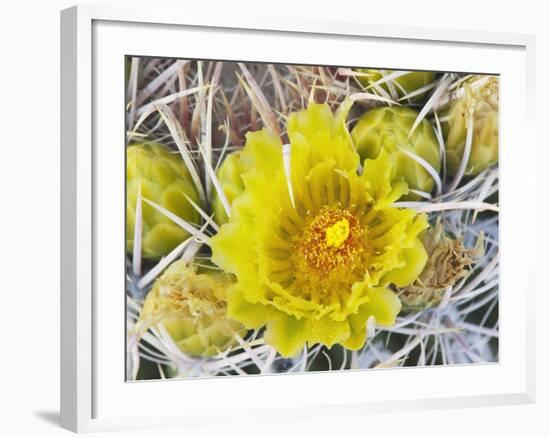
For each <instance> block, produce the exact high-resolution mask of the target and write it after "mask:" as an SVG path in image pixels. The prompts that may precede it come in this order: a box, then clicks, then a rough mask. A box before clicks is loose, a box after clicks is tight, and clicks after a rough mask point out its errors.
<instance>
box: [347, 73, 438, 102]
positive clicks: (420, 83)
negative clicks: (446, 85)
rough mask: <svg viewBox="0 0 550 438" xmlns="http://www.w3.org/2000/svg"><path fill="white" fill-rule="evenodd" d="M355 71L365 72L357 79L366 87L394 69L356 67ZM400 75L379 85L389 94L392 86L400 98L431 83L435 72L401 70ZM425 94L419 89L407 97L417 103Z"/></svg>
mask: <svg viewBox="0 0 550 438" xmlns="http://www.w3.org/2000/svg"><path fill="white" fill-rule="evenodd" d="M357 71H359V72H361V73H366V76H358V79H359V81H360V82H361V84H362V85H363V86H365V87H368V86H370V85H372V84H374V83H376V82H377V81H379V80H380V79H382V78H383V77H384V76H388V75H390V74H393V73H395V70H373V69H368V68H358V69H357ZM402 73H404V74H402V75H401V76H397V77H395V79H392V80H390V81H388V82H382V83H381V84H380V87H381V88H383V89H384V91H386V92H387V93H389V94H390V95H391V91H392V90H391V89H390V87H393V89H394V90H395V94H396V95H397V96H398V97H399V98H401V97H404V96H407V95H409V94H412V93H414V92H416V91H419V90H421V89H422V88H423V87H425V86H426V85H429V84H431V83H432V82H433V81H434V80H435V73H434V72H431V71H409V72H402ZM425 96H426V92H423V91H419V92H418V94H415V95H414V96H411V97H410V99H408V100H409V101H410V102H411V103H419V102H421V101H422V100H423V99H424V98H425Z"/></svg>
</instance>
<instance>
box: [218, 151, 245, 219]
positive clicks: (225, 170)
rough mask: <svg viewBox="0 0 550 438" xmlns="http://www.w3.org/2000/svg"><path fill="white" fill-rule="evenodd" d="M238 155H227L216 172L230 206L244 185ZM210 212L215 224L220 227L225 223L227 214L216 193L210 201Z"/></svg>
mask: <svg viewBox="0 0 550 438" xmlns="http://www.w3.org/2000/svg"><path fill="white" fill-rule="evenodd" d="M239 155H240V153H239V152H238V151H237V152H233V153H231V154H229V155H227V156H226V157H225V159H224V160H223V162H222V164H221V165H220V167H219V169H218V171H217V172H216V176H217V177H218V180H219V181H220V184H221V186H222V189H223V193H224V195H225V197H226V199H227V202H228V203H229V205H231V204H232V203H233V200H234V199H235V198H236V197H237V196H239V195H240V194H241V193H242V192H243V190H244V183H243V180H242V178H241V173H242V172H243V168H242V165H241V163H240V159H239ZM212 210H213V211H214V220H215V221H216V223H218V224H219V225H222V224H225V223H226V222H227V219H228V218H227V212H226V211H225V208H224V206H223V203H222V201H221V199H220V197H219V196H218V194H217V193H215V194H214V196H213V199H212Z"/></svg>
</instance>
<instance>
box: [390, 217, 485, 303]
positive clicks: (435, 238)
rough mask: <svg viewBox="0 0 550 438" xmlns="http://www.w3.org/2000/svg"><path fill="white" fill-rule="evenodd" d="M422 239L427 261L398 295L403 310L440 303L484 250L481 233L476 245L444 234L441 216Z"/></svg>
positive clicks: (465, 274) (466, 273)
mask: <svg viewBox="0 0 550 438" xmlns="http://www.w3.org/2000/svg"><path fill="white" fill-rule="evenodd" d="M422 241H423V243H424V247H425V248H426V251H427V252H428V255H429V257H428V261H427V263H426V266H425V267H424V270H423V271H422V273H421V274H420V276H419V277H418V278H417V280H416V281H415V282H414V283H413V284H411V285H410V286H408V287H407V288H405V289H404V290H403V291H402V293H401V294H400V295H399V298H400V299H401V303H402V304H403V309H404V310H409V311H414V310H421V309H425V308H426V307H431V306H435V305H437V304H439V303H440V302H441V299H442V298H443V294H444V292H445V290H446V289H447V288H448V287H449V286H453V285H454V284H456V283H457V281H458V280H460V279H461V278H464V277H465V276H467V275H468V274H469V272H470V270H469V267H470V265H471V264H472V263H473V262H474V261H475V259H477V258H479V257H481V255H482V254H483V251H484V248H483V236H482V235H480V236H479V238H478V240H477V242H476V245H475V246H474V247H473V248H465V247H464V244H463V240H462V239H451V238H449V237H447V236H446V235H445V233H444V232H443V226H442V225H441V221H440V219H438V220H437V222H436V224H435V225H434V226H433V227H432V228H430V229H429V230H428V231H426V233H425V234H424V236H423V238H422Z"/></svg>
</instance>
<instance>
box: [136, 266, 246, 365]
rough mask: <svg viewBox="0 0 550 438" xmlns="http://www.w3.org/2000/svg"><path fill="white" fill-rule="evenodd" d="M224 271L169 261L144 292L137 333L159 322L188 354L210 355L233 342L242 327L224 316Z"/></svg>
mask: <svg viewBox="0 0 550 438" xmlns="http://www.w3.org/2000/svg"><path fill="white" fill-rule="evenodd" d="M231 284H232V280H231V278H230V276H229V275H227V274H222V273H220V274H210V273H208V274H206V273H205V274H197V273H196V272H195V270H194V269H193V268H191V267H188V266H186V264H185V262H183V261H181V260H178V261H176V262H174V263H172V264H171V265H170V266H169V267H168V268H167V269H166V271H165V272H164V273H163V274H162V276H160V277H159V278H158V279H157V280H156V281H155V283H154V284H153V288H152V289H151V291H150V292H149V294H148V295H147V297H146V299H145V303H144V304H143V308H142V311H141V315H140V318H139V321H138V323H137V325H136V330H137V332H138V333H141V334H142V333H144V332H145V331H146V330H147V329H149V328H150V327H157V326H159V325H162V327H163V328H164V329H165V330H166V332H167V333H168V335H169V336H170V337H171V338H172V340H173V341H174V343H175V344H176V345H177V346H178V348H179V349H180V350H181V351H182V352H183V353H185V354H187V355H190V356H200V357H211V356H214V355H216V354H218V353H219V352H220V351H225V350H227V349H228V348H230V347H232V346H234V345H237V340H236V338H235V335H236V334H237V335H239V336H241V337H243V336H245V334H246V329H245V328H244V327H243V326H242V325H241V324H240V323H239V322H237V321H235V320H233V319H229V318H228V317H227V316H226V311H227V304H226V301H225V294H226V290H227V288H228V287H229V286H230V285H231Z"/></svg>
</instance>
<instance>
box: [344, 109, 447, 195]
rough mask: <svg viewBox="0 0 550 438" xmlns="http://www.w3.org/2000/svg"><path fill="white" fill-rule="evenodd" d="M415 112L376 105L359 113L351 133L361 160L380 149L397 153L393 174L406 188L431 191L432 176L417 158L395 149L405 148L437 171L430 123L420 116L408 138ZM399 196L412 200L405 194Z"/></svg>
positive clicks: (437, 155)
mask: <svg viewBox="0 0 550 438" xmlns="http://www.w3.org/2000/svg"><path fill="white" fill-rule="evenodd" d="M417 116H418V113H417V112H416V111H415V110H413V109H411V108H406V107H380V108H375V109H371V110H370V111H367V112H366V113H365V114H363V115H362V116H361V117H360V118H359V120H358V122H357V124H356V125H355V127H354V128H353V130H352V131H351V136H352V139H353V143H354V144H355V147H356V148H357V152H358V153H359V155H360V157H361V160H362V161H364V160H365V159H367V158H368V159H371V160H372V159H375V158H376V157H378V155H379V154H380V151H381V150H382V149H384V150H386V151H387V152H388V153H391V154H396V155H397V175H398V176H402V177H403V178H404V179H405V180H406V181H407V183H408V185H409V189H414V190H420V191H422V192H431V191H432V188H433V186H434V180H433V177H432V176H431V175H430V173H429V172H428V171H427V170H426V169H425V168H424V167H423V166H422V165H421V164H420V163H419V162H417V161H415V160H414V159H413V158H411V157H410V156H409V155H407V154H406V153H405V152H403V151H401V150H399V148H402V149H405V150H407V151H409V152H412V153H413V154H415V155H417V156H418V157H420V158H422V159H423V160H424V161H426V162H428V163H429V164H430V165H431V166H432V167H433V168H434V170H435V171H436V172H439V170H440V159H439V145H438V142H437V139H436V137H435V132H434V129H433V126H432V125H431V123H430V122H429V121H428V120H426V119H423V120H422V122H421V123H420V124H419V125H418V126H417V127H416V129H415V130H414V132H413V133H412V134H411V136H410V138H408V135H409V131H410V130H411V128H412V126H413V123H414V121H415V120H416V117H417ZM403 199H408V200H415V199H418V196H417V195H415V194H413V193H409V194H408V195H406V196H405V197H404V198H403Z"/></svg>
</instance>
